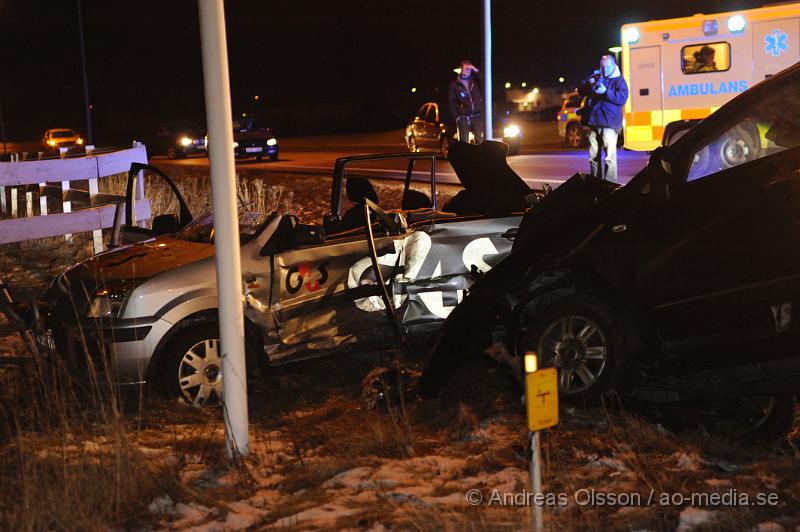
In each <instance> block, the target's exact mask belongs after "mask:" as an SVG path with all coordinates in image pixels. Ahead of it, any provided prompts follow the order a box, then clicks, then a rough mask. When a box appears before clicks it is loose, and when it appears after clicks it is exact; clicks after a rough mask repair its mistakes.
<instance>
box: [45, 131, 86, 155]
mask: <svg viewBox="0 0 800 532" xmlns="http://www.w3.org/2000/svg"><path fill="white" fill-rule="evenodd" d="M83 142H84V141H83V138H82V137H81V136H80V135H79V134H78V133H76V132H75V131H74V130H72V129H68V128H54V129H48V130H47V131H45V132H44V136H43V137H42V148H44V149H45V150H57V149H59V148H75V147H77V146H83Z"/></svg>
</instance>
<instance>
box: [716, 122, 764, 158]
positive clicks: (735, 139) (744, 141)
mask: <svg viewBox="0 0 800 532" xmlns="http://www.w3.org/2000/svg"><path fill="white" fill-rule="evenodd" d="M754 137H755V138H754ZM758 139H759V137H758V135H757V134H756V135H755V136H754V135H752V134H751V133H750V132H748V131H747V129H746V128H744V127H742V126H739V127H736V128H734V129H733V130H732V131H731V132H730V133H728V134H727V135H726V136H725V138H724V139H723V141H722V143H721V144H720V148H719V158H720V160H721V161H722V167H723V168H731V167H733V166H739V165H740V164H744V163H746V162H748V161H752V160H754V159H757V158H758V150H759V147H760V146H759V144H758Z"/></svg>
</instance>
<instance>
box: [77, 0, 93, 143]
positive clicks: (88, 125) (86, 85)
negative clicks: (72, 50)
mask: <svg viewBox="0 0 800 532" xmlns="http://www.w3.org/2000/svg"><path fill="white" fill-rule="evenodd" d="M77 3H78V33H79V34H80V38H81V70H82V71H83V105H84V107H86V144H87V145H90V146H94V136H93V135H92V115H91V110H90V108H89V77H88V75H87V74H86V47H85V46H84V43H83V12H82V11H81V0H77Z"/></svg>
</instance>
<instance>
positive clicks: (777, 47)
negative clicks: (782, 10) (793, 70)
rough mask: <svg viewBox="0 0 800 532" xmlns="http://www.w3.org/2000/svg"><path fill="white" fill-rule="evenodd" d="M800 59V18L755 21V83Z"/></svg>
mask: <svg viewBox="0 0 800 532" xmlns="http://www.w3.org/2000/svg"><path fill="white" fill-rule="evenodd" d="M799 60H800V19H798V18H785V19H780V20H769V21H764V22H754V23H753V83H758V82H760V81H763V80H765V79H766V78H768V77H770V76H771V75H773V74H777V73H778V72H780V71H781V70H783V69H784V68H788V67H790V66H791V65H793V64H795V63H797V62H798V61H799Z"/></svg>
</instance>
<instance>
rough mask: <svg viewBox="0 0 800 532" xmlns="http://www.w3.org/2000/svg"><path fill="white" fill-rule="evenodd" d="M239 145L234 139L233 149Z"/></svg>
mask: <svg viewBox="0 0 800 532" xmlns="http://www.w3.org/2000/svg"><path fill="white" fill-rule="evenodd" d="M238 147H239V143H238V142H236V141H235V140H234V141H233V149H234V150H235V149H236V148H238Z"/></svg>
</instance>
